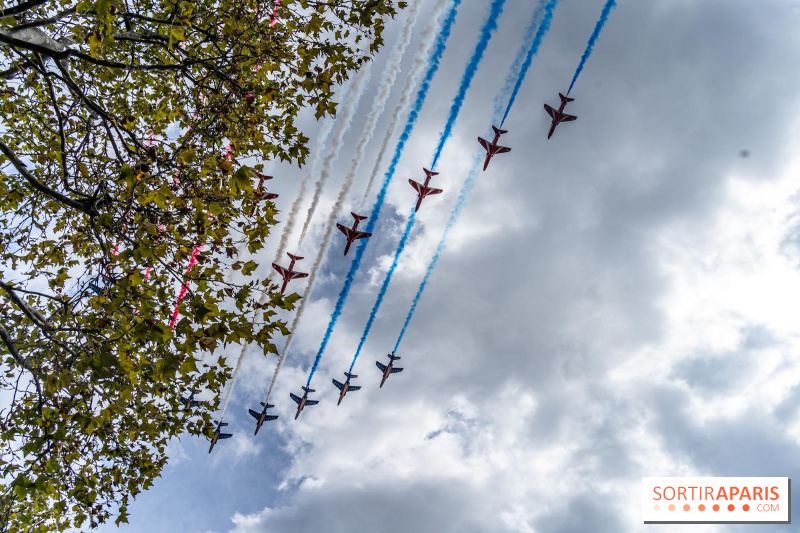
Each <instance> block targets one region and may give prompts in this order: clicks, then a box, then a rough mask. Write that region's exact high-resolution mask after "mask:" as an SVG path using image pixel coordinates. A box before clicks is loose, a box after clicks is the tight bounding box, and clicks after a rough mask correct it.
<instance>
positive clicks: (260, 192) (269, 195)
mask: <svg viewBox="0 0 800 533" xmlns="http://www.w3.org/2000/svg"><path fill="white" fill-rule="evenodd" d="M256 175H257V176H258V187H256V192H255V196H256V200H255V202H254V203H253V209H252V210H251V211H250V216H253V213H255V212H256V206H257V205H258V202H260V201H262V200H274V199H275V198H277V197H278V195H277V194H275V193H273V192H267V190H266V189H265V188H264V180H271V179H272V176H266V175H264V174H261V173H260V172H256Z"/></svg>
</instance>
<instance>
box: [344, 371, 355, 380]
mask: <svg viewBox="0 0 800 533" xmlns="http://www.w3.org/2000/svg"><path fill="white" fill-rule="evenodd" d="M344 375H345V376H347V377H348V378H350V379H355V378H357V377H358V376H357V375H356V374H351V373H350V372H345V373H344Z"/></svg>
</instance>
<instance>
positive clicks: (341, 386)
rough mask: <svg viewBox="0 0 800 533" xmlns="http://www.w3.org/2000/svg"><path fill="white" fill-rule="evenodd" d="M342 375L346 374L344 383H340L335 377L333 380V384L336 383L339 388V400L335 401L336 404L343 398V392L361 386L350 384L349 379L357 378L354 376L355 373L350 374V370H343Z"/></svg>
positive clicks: (345, 392) (355, 389) (354, 389)
mask: <svg viewBox="0 0 800 533" xmlns="http://www.w3.org/2000/svg"><path fill="white" fill-rule="evenodd" d="M344 375H345V376H347V381H345V382H344V383H340V382H338V381H336V380H335V379H334V380H333V384H334V385H336V388H337V389H339V401H338V402H336V405H339V404H340V403H342V399H344V395H345V394H347V393H348V392H350V391H351V390H352V391H357V390H358V389H360V388H361V386H360V385H350V380H351V379H354V378H357V377H358V376H356V375H355V374H351V373H350V372H345V373H344Z"/></svg>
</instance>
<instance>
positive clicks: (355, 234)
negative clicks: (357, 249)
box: [336, 213, 372, 255]
mask: <svg viewBox="0 0 800 533" xmlns="http://www.w3.org/2000/svg"><path fill="white" fill-rule="evenodd" d="M350 214H351V215H353V218H354V219H356V220H355V222H354V223H353V227H352V228H348V227H347V226H345V225H344V224H336V227H337V228H339V231H341V232H342V233H344V236H345V237H347V244H346V245H345V247H344V255H347V252H349V251H350V245H351V244H353V242H354V241H357V240H358V239H366V238H367V237H372V233H367V232H366V231H358V230H357V229H356V228H358V223H359V222H361V221H362V220H366V219H367V217H362V216H359V215H356V214H355V213H350Z"/></svg>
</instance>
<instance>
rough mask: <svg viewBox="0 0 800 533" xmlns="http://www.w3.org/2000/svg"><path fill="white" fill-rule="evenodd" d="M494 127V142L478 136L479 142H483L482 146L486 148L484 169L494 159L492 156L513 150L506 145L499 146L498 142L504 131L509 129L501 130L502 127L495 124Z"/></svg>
mask: <svg viewBox="0 0 800 533" xmlns="http://www.w3.org/2000/svg"><path fill="white" fill-rule="evenodd" d="M492 129H493V130H494V140H493V141H492V142H489V141H487V140H486V139H483V138H481V137H478V142H479V143H481V146H483V148H484V150H486V161H484V162H483V170H484V171H485V170H486V167H488V166H489V161H491V160H492V157H494V156H495V155H497V154H504V153H506V152H510V151H511V148H508V147H506V146H498V144H497V141H499V140H500V136H501V135H502V134H504V133H508V131H507V130H501V129H500V128H495V127H494V126H492Z"/></svg>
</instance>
